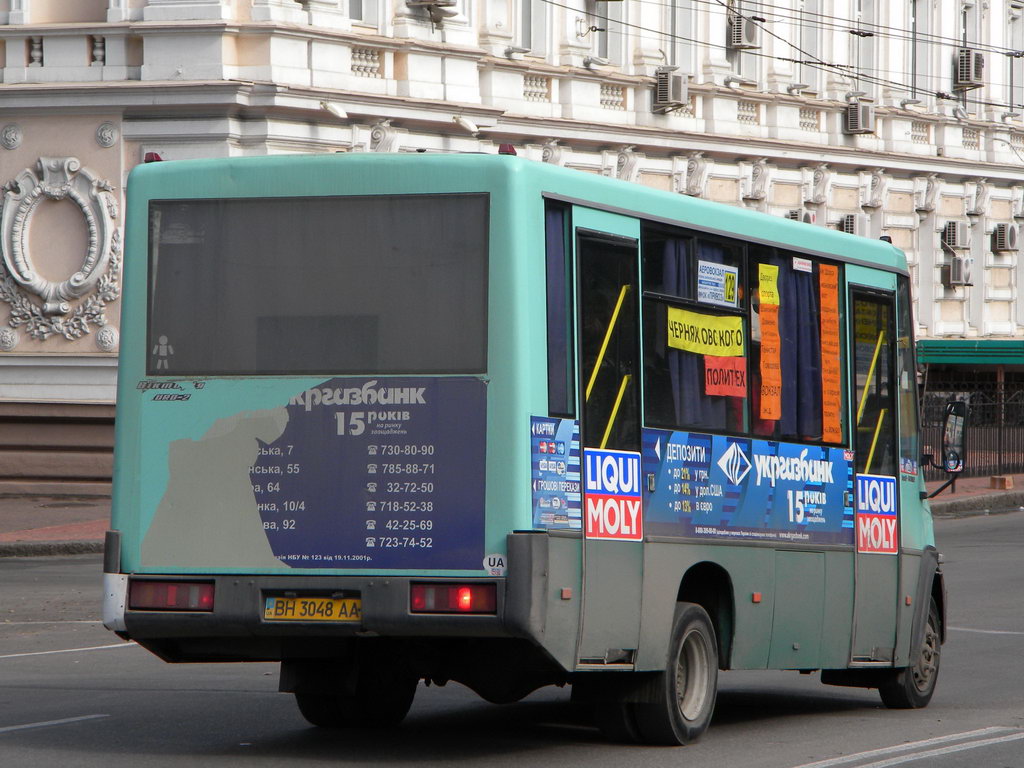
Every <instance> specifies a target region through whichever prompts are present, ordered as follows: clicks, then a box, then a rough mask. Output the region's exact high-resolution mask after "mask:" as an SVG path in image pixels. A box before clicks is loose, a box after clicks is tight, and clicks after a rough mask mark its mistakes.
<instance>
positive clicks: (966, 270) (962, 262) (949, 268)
mask: <svg viewBox="0 0 1024 768" xmlns="http://www.w3.org/2000/svg"><path fill="white" fill-rule="evenodd" d="M942 282H943V283H945V284H946V285H948V286H950V287H952V286H955V285H971V284H972V283H971V260H970V259H969V258H968V257H967V256H954V257H953V258H951V259H950V260H949V264H947V265H943V267H942Z"/></svg>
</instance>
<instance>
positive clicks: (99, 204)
mask: <svg viewBox="0 0 1024 768" xmlns="http://www.w3.org/2000/svg"><path fill="white" fill-rule="evenodd" d="M37 170H38V173H37ZM112 192H113V187H112V186H111V185H110V184H109V183H108V182H106V181H103V180H101V179H99V178H97V177H96V176H95V175H93V174H92V173H90V172H89V171H87V170H85V169H83V168H82V167H81V163H80V162H79V161H78V159H77V158H74V157H41V158H39V161H38V163H37V164H36V168H26V169H25V170H23V171H22V172H21V173H20V174H18V175H17V177H15V179H14V180H12V181H10V182H8V183H7V184H6V185H5V186H4V187H3V197H2V199H0V252H2V256H3V267H4V272H5V274H3V275H2V277H0V301H4V302H6V303H7V304H9V305H10V308H11V313H10V318H9V319H8V323H9V324H10V326H11V327H12V328H18V327H24V329H25V332H26V333H28V335H29V336H30V337H31V338H33V339H42V340H45V339H47V338H49V337H50V336H63V337H64V338H65V339H68V340H74V339H78V338H81V337H82V336H83V335H85V334H87V333H89V332H90V331H91V328H90V326H96V327H97V328H102V327H104V326H106V325H107V318H106V316H105V310H106V306H107V303H108V302H111V301H114V300H115V299H117V298H118V296H120V291H121V289H120V285H119V283H118V280H119V275H120V266H121V231H120V229H118V228H117V226H115V221H116V220H117V218H118V215H119V212H118V204H117V200H116V198H115V197H114V195H113V194H112ZM58 200H70V201H71V202H73V203H74V204H75V205H77V206H78V208H79V209H80V210H81V212H82V215H83V216H84V217H85V222H86V226H87V228H88V231H89V244H88V248H87V250H86V253H85V255H84V257H83V259H82V262H81V264H80V266H79V269H78V270H77V271H76V272H75V273H74V274H73V275H71V277H69V278H68V279H67V280H64V281H61V282H56V281H52V280H47V279H45V278H43V277H42V276H41V275H40V274H39V273H38V272H37V271H36V269H35V266H34V264H33V261H32V254H31V252H30V250H29V243H28V235H29V228H30V224H31V221H32V215H33V214H34V213H35V212H36V210H37V209H38V208H39V206H40V205H43V204H44V203H46V202H48V201H58Z"/></svg>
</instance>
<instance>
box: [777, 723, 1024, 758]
mask: <svg viewBox="0 0 1024 768" xmlns="http://www.w3.org/2000/svg"><path fill="white" fill-rule="evenodd" d="M1012 730H1013V728H1006V727H1002V726H992V727H991V728H979V729H977V730H975V731H964V732H963V733H952V734H950V735H948V736H936V737H935V738H933V739H924V740H923V741H911V742H907V743H906V744H896V745H895V746H892V747H883V748H882V749H872V750H869V751H867V752H857V753H855V754H852V755H843V756H842V757H833V758H830V759H828V760H819V761H818V762H816V763H804V764H803V765H798V766H794V768H829V766H833V765H843V764H845V763H856V762H857V761H859V760H865V759H868V758H872V757H881V756H883V755H892V754H895V753H897V752H909V751H910V750H912V749H918V748H920V747H931V746H934V745H936V744H948V743H949V742H951V741H963V740H964V739H970V738H975V737H978V736H991V735H993V734H996V733H1007V732H1009V731H1012ZM1021 736H1022V737H1024V734H1021ZM918 754H920V753H918ZM913 758H914V759H915V760H916V759H917V755H914V756H913ZM900 759H903V758H900ZM871 765H872V766H874V765H875V763H872V764H871ZM861 768H867V766H862V767H861Z"/></svg>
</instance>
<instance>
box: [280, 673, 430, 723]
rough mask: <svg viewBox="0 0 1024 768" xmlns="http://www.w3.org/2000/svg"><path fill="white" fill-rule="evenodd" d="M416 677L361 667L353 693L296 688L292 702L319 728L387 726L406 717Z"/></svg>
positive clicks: (416, 680)
mask: <svg viewBox="0 0 1024 768" xmlns="http://www.w3.org/2000/svg"><path fill="white" fill-rule="evenodd" d="M418 683H419V680H418V679H417V678H416V677H413V676H412V675H399V674H393V675H387V674H382V673H380V672H379V671H377V670H374V669H372V668H371V669H366V668H361V669H360V670H359V671H358V673H357V678H356V686H355V693H323V692H320V691H317V692H303V691H296V693H295V703H296V704H298V706H299V712H301V713H302V716H303V717H304V718H306V721H307V722H309V723H310V724H311V725H316V726H319V727H321V728H348V727H351V726H362V727H364V728H387V727H390V726H395V725H398V724H399V723H400V722H402V720H404V719H405V716H406V714H408V712H409V707H411V706H412V700H413V697H414V696H415V695H416V686H417V684H418Z"/></svg>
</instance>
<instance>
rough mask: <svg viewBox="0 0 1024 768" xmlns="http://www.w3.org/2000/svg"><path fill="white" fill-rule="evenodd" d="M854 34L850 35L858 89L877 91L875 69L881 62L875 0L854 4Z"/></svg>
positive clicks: (869, 91) (859, 0) (864, 0)
mask: <svg viewBox="0 0 1024 768" xmlns="http://www.w3.org/2000/svg"><path fill="white" fill-rule="evenodd" d="M854 8H855V13H856V16H855V18H854V28H853V30H852V32H853V34H851V35H850V40H851V43H850V44H851V45H852V46H853V51H852V54H853V55H852V56H851V60H852V61H853V62H854V67H855V68H856V71H855V73H854V76H855V77H856V79H857V89H858V90H861V91H864V92H865V93H868V94H870V93H874V91H875V78H874V75H875V71H876V70H877V68H878V64H879V62H878V61H877V60H876V56H877V48H876V46H875V33H876V32H877V24H876V23H875V22H876V18H875V17H876V15H877V10H876V7H875V0H857V1H856V5H855V6H854Z"/></svg>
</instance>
